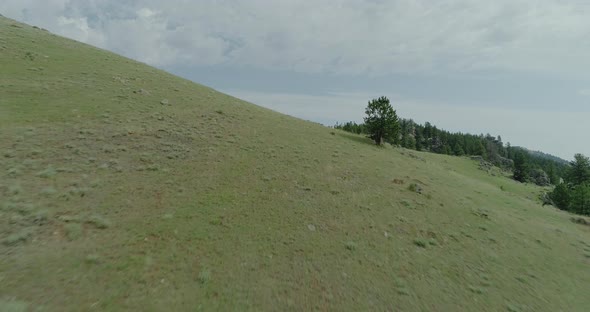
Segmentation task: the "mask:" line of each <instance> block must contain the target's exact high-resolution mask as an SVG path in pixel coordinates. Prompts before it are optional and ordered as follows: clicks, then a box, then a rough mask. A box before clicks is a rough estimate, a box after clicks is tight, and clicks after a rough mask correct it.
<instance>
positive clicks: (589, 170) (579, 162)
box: [567, 154, 590, 185]
mask: <svg viewBox="0 0 590 312" xmlns="http://www.w3.org/2000/svg"><path fill="white" fill-rule="evenodd" d="M570 164H571V168H570V169H569V170H568V173H567V179H568V182H569V183H571V184H573V185H582V184H584V183H587V182H590V160H588V157H586V156H584V155H582V154H576V155H575V156H574V160H573V161H572V162H571V163H570Z"/></svg>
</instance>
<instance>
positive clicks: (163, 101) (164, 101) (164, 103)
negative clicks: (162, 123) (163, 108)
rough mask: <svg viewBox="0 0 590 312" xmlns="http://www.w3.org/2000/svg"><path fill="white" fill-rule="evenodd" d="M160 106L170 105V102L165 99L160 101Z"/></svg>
mask: <svg viewBox="0 0 590 312" xmlns="http://www.w3.org/2000/svg"><path fill="white" fill-rule="evenodd" d="M160 104H162V105H170V101H168V99H163V100H161V101H160Z"/></svg>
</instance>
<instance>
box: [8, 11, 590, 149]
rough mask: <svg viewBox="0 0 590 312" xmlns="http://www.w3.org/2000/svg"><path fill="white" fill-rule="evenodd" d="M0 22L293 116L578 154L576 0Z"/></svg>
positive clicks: (583, 104) (584, 120)
mask: <svg viewBox="0 0 590 312" xmlns="http://www.w3.org/2000/svg"><path fill="white" fill-rule="evenodd" d="M0 14H3V15H5V16H8V17H11V18H14V19H17V20H20V21H23V22H26V23H29V24H33V25H37V26H41V27H44V28H47V29H49V30H50V31H52V32H54V33H56V34H60V35H63V36H66V37H70V38H73V39H76V40H80V41H82V42H86V43H89V44H92V45H95V46H99V47H102V48H105V49H108V50H111V51H114V52H117V53H120V54H123V55H125V56H128V57H131V58H134V59H137V60H139V61H142V62H146V63H148V64H150V65H154V66H157V67H160V68H163V69H166V70H169V71H171V72H173V73H175V74H178V75H181V76H184V77H187V78H189V79H192V80H194V81H196V82H199V83H203V84H206V85H209V86H212V87H214V88H216V89H218V90H221V91H224V92H227V93H230V94H232V95H234V96H237V97H240V98H243V99H246V100H249V101H251V102H254V103H256V104H260V105H263V106H266V107H270V108H273V109H275V110H277V111H280V112H284V113H287V114H290V115H294V116H297V117H301V118H305V119H309V120H313V121H318V122H322V123H325V124H328V125H331V124H333V123H334V122H336V121H347V120H356V121H361V120H362V117H363V113H364V107H365V106H366V104H367V101H368V100H370V99H371V98H375V97H378V96H381V95H385V96H388V97H389V98H390V99H392V100H393V101H392V104H393V105H394V108H396V109H397V111H398V114H399V115H400V116H401V117H405V118H413V119H414V120H416V121H418V122H425V121H430V122H432V123H433V124H435V125H437V126H439V127H441V128H445V129H448V130H451V131H463V132H472V133H490V134H492V135H498V134H499V135H501V136H502V138H503V139H504V141H505V142H507V141H509V142H511V143H512V144H513V145H522V146H526V147H528V148H531V149H537V150H542V151H545V152H548V153H552V154H555V155H557V156H561V157H563V158H566V159H571V158H572V156H573V154H574V153H576V152H582V153H584V154H586V155H590V143H588V140H587V134H590V122H588V119H590V105H589V104H590V1H586V0H570V1H568V0H495V1H480V0H477V1H476V0H448V1H444V0H440V1H434V0H365V1H361V0H341V1H337V0H333V1H327V0H326V1H323V0H315V1H310V0H284V1H281V0H193V1H190V0H167V1H161V0H145V1H139V0H86V1H83V0H78V1H76V0H70V1H68V0H2V1H0Z"/></svg>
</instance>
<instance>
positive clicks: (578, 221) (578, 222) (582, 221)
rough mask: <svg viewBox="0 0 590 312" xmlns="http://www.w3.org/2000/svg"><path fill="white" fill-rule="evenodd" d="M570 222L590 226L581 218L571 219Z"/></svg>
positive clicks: (589, 223)
mask: <svg viewBox="0 0 590 312" xmlns="http://www.w3.org/2000/svg"><path fill="white" fill-rule="evenodd" d="M570 221H572V222H573V223H577V224H581V225H588V226H590V221H588V220H586V219H584V218H582V217H572V218H570Z"/></svg>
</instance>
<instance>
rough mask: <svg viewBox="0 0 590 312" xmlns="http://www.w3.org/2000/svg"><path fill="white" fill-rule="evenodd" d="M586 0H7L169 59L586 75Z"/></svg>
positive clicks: (339, 69) (75, 29)
mask: <svg viewBox="0 0 590 312" xmlns="http://www.w3.org/2000/svg"><path fill="white" fill-rule="evenodd" d="M585 3H586V2H583V1H560V0H537V1H529V0H498V1H472V0H450V1H430V0H416V1H401V0H397V1H358V0H342V1H307V0H291V1H270V0H249V1H238V0H225V1H214V0H202V1H187V0H170V1H165V2H164V1H158V0H146V1H119V0H117V1H115V0H103V1H98V0H88V1H74V0H69V1H68V0H50V1H34V0H4V1H3V3H2V4H0V10H1V11H2V12H4V13H5V15H8V16H10V17H13V18H17V19H20V20H24V21H28V22H33V23H35V24H38V25H40V26H43V27H46V28H48V29H50V30H52V31H54V32H56V33H58V34H62V35H66V36H68V37H72V38H75V39H77V40H80V41H83V42H87V43H90V44H93V45H97V46H100V47H102V48H106V49H109V50H113V51H116V52H119V53H122V54H125V55H126V56H129V57H132V58H135V59H138V60H141V61H144V62H147V63H149V64H152V65H157V66H169V65H173V64H179V63H184V64H190V65H219V64H224V65H231V66H253V67H257V68H266V69H273V70H275V69H280V70H292V71H298V72H310V73H317V72H332V73H341V74H368V75H382V74H388V73H415V72H420V73H432V74H440V73H447V72H449V71H452V72H470V71H474V70H489V69H493V70H514V71H526V72H539V73H546V74H560V75H568V76H581V75H585V74H586V73H585V72H584V71H585V70H584V68H590V58H588V57H586V56H587V55H588V53H589V52H590V19H588V16H589V13H590V7H589V6H588V5H587V4H585Z"/></svg>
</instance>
